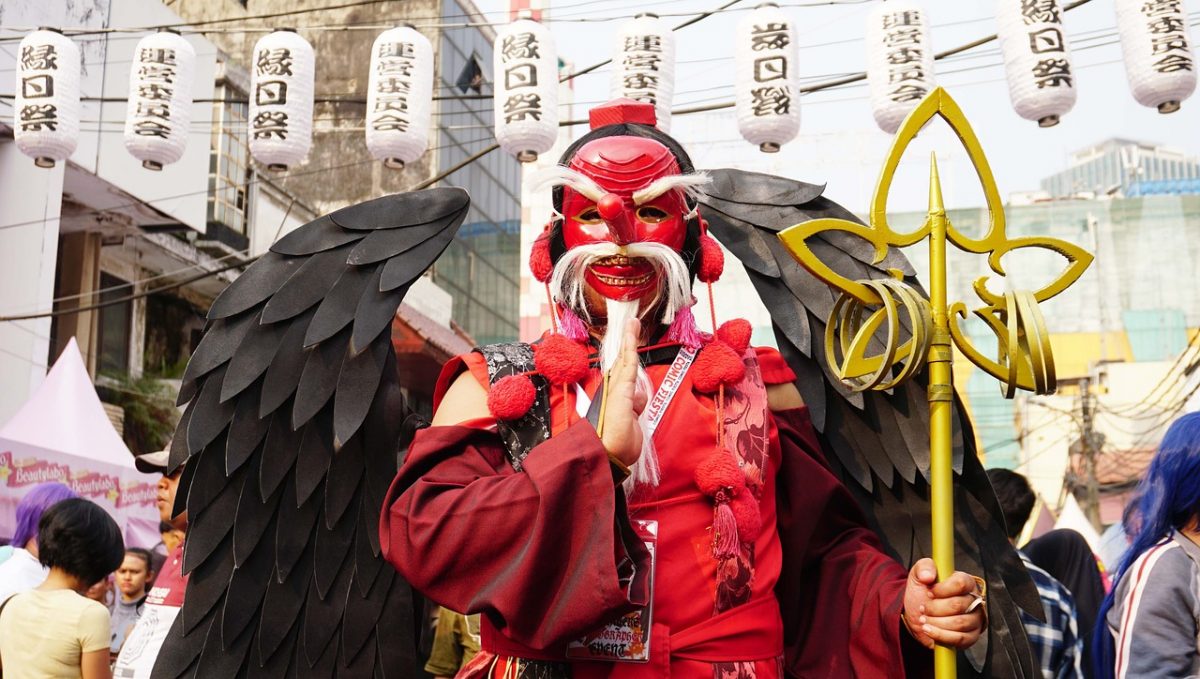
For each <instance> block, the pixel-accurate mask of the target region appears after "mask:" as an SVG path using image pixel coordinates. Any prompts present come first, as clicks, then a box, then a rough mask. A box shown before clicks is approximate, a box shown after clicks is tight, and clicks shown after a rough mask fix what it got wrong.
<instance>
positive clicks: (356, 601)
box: [342, 569, 396, 658]
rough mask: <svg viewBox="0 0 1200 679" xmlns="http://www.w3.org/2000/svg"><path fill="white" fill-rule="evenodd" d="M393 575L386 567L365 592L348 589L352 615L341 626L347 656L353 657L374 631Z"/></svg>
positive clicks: (356, 576)
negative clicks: (386, 570)
mask: <svg viewBox="0 0 1200 679" xmlns="http://www.w3.org/2000/svg"><path fill="white" fill-rule="evenodd" d="M395 577H396V572H395V571H393V570H391V569H388V572H387V573H384V574H383V577H381V578H379V579H377V580H375V583H374V586H373V587H371V588H370V589H369V590H368V591H367V592H364V593H360V592H358V590H357V589H352V590H350V593H349V596H350V599H349V602H348V603H347V604H346V605H347V606H349V607H351V608H352V609H353V611H354V615H347V616H346V624H345V625H344V626H343V627H342V647H343V648H345V649H346V655H347V656H348V657H351V658H353V657H355V656H356V655H358V652H359V650H360V649H362V648H363V646H364V645H365V644H366V643H367V641H368V640H369V639H370V638H371V634H372V633H374V631H375V625H376V623H378V622H379V617H380V616H381V615H382V614H383V604H384V600H385V598H386V595H387V591H388V588H389V587H391V586H392V580H393V579H394V578H395ZM354 579H355V580H358V574H357V573H355V575H354Z"/></svg>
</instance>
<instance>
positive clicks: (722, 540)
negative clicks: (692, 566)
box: [713, 493, 741, 561]
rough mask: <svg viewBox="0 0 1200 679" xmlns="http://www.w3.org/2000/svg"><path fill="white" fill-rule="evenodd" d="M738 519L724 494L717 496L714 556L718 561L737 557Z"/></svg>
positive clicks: (714, 514) (714, 516)
mask: <svg viewBox="0 0 1200 679" xmlns="http://www.w3.org/2000/svg"><path fill="white" fill-rule="evenodd" d="M739 544H741V543H740V542H738V528H737V519H736V518H735V517H734V516H733V509H731V508H730V506H729V500H728V499H727V498H726V497H725V494H724V493H718V494H717V506H716V509H714V510H713V556H714V557H716V559H717V561H723V560H725V559H731V558H733V557H735V556H737V553H738V545H739Z"/></svg>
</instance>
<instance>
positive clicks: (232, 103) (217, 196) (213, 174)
mask: <svg viewBox="0 0 1200 679" xmlns="http://www.w3.org/2000/svg"><path fill="white" fill-rule="evenodd" d="M213 98H214V99H216V102H215V103H213V123H214V124H213V136H212V150H211V156H210V159H209V163H208V171H209V175H208V222H209V224H210V225H212V224H216V225H220V226H223V227H225V228H226V229H228V230H230V231H233V232H234V233H236V234H239V235H242V236H245V235H246V223H247V220H248V218H249V215H248V212H249V209H248V207H249V201H248V198H247V192H248V191H249V187H250V178H251V173H250V144H249V138H248V134H249V124H248V122H247V118H248V117H249V116H248V114H249V108H250V105H249V104H248V103H246V95H245V94H244V93H243V92H240V91H238V90H237V89H235V88H234V87H232V86H231V85H229V84H227V83H225V84H220V85H218V86H217V90H216V96H214V97H213Z"/></svg>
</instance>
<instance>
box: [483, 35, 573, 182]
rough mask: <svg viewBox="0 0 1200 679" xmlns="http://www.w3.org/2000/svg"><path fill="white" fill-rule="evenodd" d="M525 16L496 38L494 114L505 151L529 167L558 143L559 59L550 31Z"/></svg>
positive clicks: (493, 65) (501, 144)
mask: <svg viewBox="0 0 1200 679" xmlns="http://www.w3.org/2000/svg"><path fill="white" fill-rule="evenodd" d="M521 16H522V18H519V19H517V20H516V21H513V22H512V23H510V24H508V25H506V26H504V27H502V28H501V29H500V30H499V31H497V32H496V41H495V49H494V51H493V54H492V68H493V78H494V80H495V84H494V86H493V88H492V91H493V93H494V97H495V98H494V102H495V103H494V105H493V107H492V108H493V109H494V112H495V118H496V141H498V142H500V147H501V148H503V149H504V150H505V151H506V152H508V153H511V154H513V155H514V156H516V157H517V160H519V161H521V162H523V163H529V162H533V161H535V160H537V157H538V154H540V153H545V152H546V151H549V150H550V148H551V147H553V146H554V142H555V140H556V139H558V56H557V53H556V52H555V50H554V39H553V38H552V37H551V36H550V30H549V29H548V28H546V27H545V26H543V25H541V24H540V23H538V22H536V21H534V20H532V19H529V18H524V16H525V15H524V13H523V14H522V15H521Z"/></svg>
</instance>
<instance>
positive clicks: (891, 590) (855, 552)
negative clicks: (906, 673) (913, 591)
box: [773, 408, 931, 677]
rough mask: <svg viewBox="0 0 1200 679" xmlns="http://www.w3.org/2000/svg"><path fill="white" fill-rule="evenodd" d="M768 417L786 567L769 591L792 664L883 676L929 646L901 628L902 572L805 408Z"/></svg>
mask: <svg viewBox="0 0 1200 679" xmlns="http://www.w3.org/2000/svg"><path fill="white" fill-rule="evenodd" d="M773 416H774V418H775V423H776V426H777V428H778V430H779V443H780V447H781V449H782V454H783V464H782V468H781V470H780V477H779V479H780V480H779V510H778V511H779V513H778V522H779V534H780V540H781V542H782V544H783V550H784V572H783V573H782V574H781V577H780V581H779V586H778V588H777V590H776V591H777V593H778V595H779V598H780V603H781V610H782V611H783V623H784V642H785V646H786V652H787V664H788V669H789V671H790V672H791V673H792V674H794V675H796V676H802V677H843V676H859V677H884V676H897V673H896V669H897V668H900V667H903V666H904V665H905V660H906V659H907V660H910V661H916V662H917V664H921V663H922V662H923V657H922V658H906V655H918V656H920V655H921V654H924V655H931V654H929V653H928V651H925V650H924V649H921V648H920V647H915V644H911V645H910V644H907V643H905V642H904V641H903V639H902V636H901V635H903V634H907V633H906V632H903V631H902V630H901V627H902V626H903V622H902V621H901V619H900V611H901V609H902V607H903V603H904V588H905V584H906V583H907V581H908V572H907V571H906V570H905V569H904V567H903V566H901V565H900V564H899V563H897V562H896V561H894V560H893V559H892V558H891V557H890V556H888V555H887V553H886V552H885V551H884V549H883V546H882V544H881V543H880V542H879V538H878V536H877V535H876V534H875V532H874V531H873V530H871V529H870V528H869V527H868V526H867V524H866V520H865V518H864V516H863V514H862V510H861V509H860V508H859V506H858V503H857V502H856V501H855V500H854V498H853V497H852V496H851V495H850V493H849V491H847V490H846V488H845V487H844V486H843V485H842V484H841V482H840V481H838V479H837V478H836V477H835V476H834V474H833V472H832V471H831V470H830V469H829V466H828V464H827V462H826V461H825V458H824V456H823V455H822V453H821V445H820V442H819V441H818V439H817V435H816V431H814V429H813V426H812V422H811V421H810V420H809V418H808V409H807V408H796V409H794V410H785V411H780V412H775V413H773ZM816 611H819V612H820V614H819V616H817V615H815V614H814V612H816ZM902 646H903V647H904V650H903V651H902ZM910 646H914V647H915V648H910ZM910 664H911V663H910ZM910 674H912V673H911V672H910Z"/></svg>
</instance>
